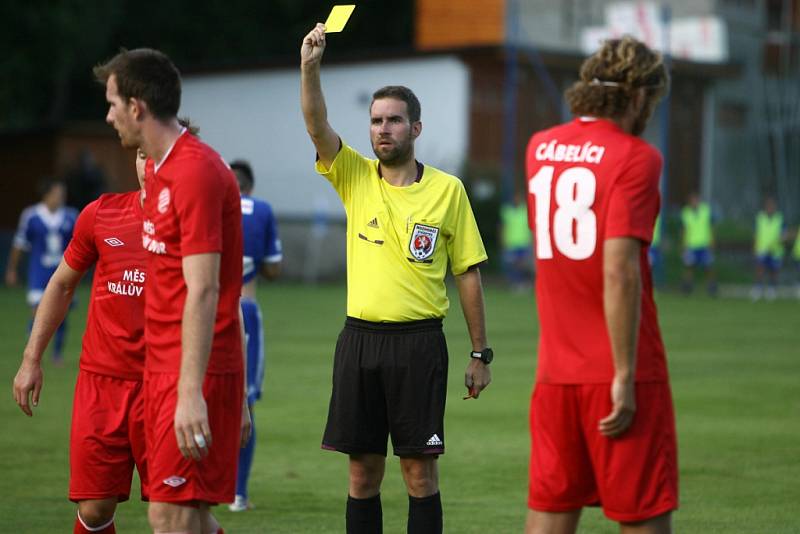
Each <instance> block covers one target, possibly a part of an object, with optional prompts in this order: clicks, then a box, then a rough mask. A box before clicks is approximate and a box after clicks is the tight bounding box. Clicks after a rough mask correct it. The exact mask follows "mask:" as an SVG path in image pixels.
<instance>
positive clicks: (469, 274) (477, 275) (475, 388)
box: [455, 267, 492, 398]
mask: <svg viewBox="0 0 800 534" xmlns="http://www.w3.org/2000/svg"><path fill="white" fill-rule="evenodd" d="M455 279H456V287H457V288H458V296H459V299H460V300H461V310H462V311H463V312H464V320H465V321H466V322H467V330H468V331H469V337H470V341H471V342H472V350H474V351H481V350H483V349H485V348H486V347H488V344H487V341H486V315H485V312H484V306H483V286H482V285H481V271H480V269H478V268H477V267H473V268H471V269H468V270H467V271H465V272H464V273H462V274H460V275H458V276H456V277H455ZM491 381H492V372H491V370H490V369H489V366H488V365H486V364H484V363H483V362H482V361H481V360H479V359H477V358H470V361H469V363H468V364H467V370H466V373H465V375H464V385H465V386H466V387H467V389H468V390H469V394H470V395H471V396H473V397H475V398H478V396H479V395H480V393H481V391H483V390H484V389H485V388H486V386H488V385H489V383H490V382H491Z"/></svg>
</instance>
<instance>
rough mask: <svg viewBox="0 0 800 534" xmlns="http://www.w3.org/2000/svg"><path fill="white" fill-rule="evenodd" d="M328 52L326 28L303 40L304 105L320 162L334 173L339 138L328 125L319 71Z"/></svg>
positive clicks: (302, 90) (306, 121)
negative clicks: (323, 57) (333, 165)
mask: <svg viewBox="0 0 800 534" xmlns="http://www.w3.org/2000/svg"><path fill="white" fill-rule="evenodd" d="M324 52H325V25H324V24H319V23H318V24H317V25H316V27H314V29H313V30H311V31H310V32H309V33H308V35H306V36H305V38H304V39H303V45H302V46H301V48H300V105H301V107H302V109H303V119H304V120H305V123H306V130H308V135H309V136H310V137H311V141H312V142H313V143H314V146H315V147H316V149H317V154H318V155H319V161H320V163H322V165H324V166H325V168H326V169H330V167H331V164H332V163H333V160H334V159H335V158H336V154H337V153H338V152H339V136H338V135H337V134H336V132H335V131H334V130H333V128H331V125H330V124H329V123H328V109H327V107H326V106H325V97H324V95H323V94H322V83H321V82H320V76H319V70H320V63H321V62H322V54H323V53H324Z"/></svg>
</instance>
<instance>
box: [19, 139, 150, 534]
mask: <svg viewBox="0 0 800 534" xmlns="http://www.w3.org/2000/svg"><path fill="white" fill-rule="evenodd" d="M144 162H145V158H144V155H143V154H141V153H140V154H139V156H138V157H137V162H136V168H137V174H138V176H139V185H140V190H139V191H131V192H129V193H112V194H106V195H102V196H101V197H100V198H98V199H97V200H95V201H94V202H91V203H89V204H88V205H87V206H86V208H84V210H83V211H82V212H81V214H80V215H79V216H78V220H77V222H76V224H75V234H74V236H73V237H72V240H71V241H70V242H69V245H68V246H67V249H66V251H65V252H64V258H63V259H62V260H61V262H60V264H59V266H58V268H57V269H56V271H55V273H54V274H53V276H52V277H51V278H50V282H49V283H48V284H47V288H46V289H45V291H44V294H43V296H42V299H41V303H40V304H39V307H38V309H37V310H36V316H35V318H34V321H33V328H32V330H31V335H30V339H29V340H28V344H27V346H26V347H25V351H24V353H23V356H22V363H21V364H20V367H19V371H18V372H17V376H16V377H15V378H14V399H15V400H16V402H17V404H18V405H19V407H20V408H21V409H22V411H23V412H25V413H26V414H27V415H28V416H32V415H33V412H32V410H31V405H32V406H37V405H38V404H39V396H40V392H41V390H42V386H43V381H44V377H43V374H42V368H41V360H42V353H44V350H45V348H46V347H47V344H48V343H49V342H50V339H51V338H52V336H53V333H54V332H55V331H56V328H57V327H58V325H59V324H60V323H61V322H62V320H63V319H64V317H65V316H66V314H67V310H68V309H69V306H70V302H71V301H72V296H73V294H74V293H75V288H76V287H77V286H78V283H79V282H80V280H81V278H82V277H83V275H84V274H86V272H87V271H88V270H89V269H90V268H91V267H92V266H93V265H96V268H95V271H94V278H93V279H92V293H91V297H90V300H89V312H88V316H87V319H86V330H85V332H84V335H83V348H82V350H81V356H80V360H79V364H80V370H79V372H78V379H77V383H76V385H75V399H74V402H73V405H72V430H71V433H70V447H69V451H70V481H69V498H70V500H71V501H74V502H77V503H78V516H77V518H76V519H75V525H74V528H73V532H74V533H75V534H87V533H89V532H93V533H102V534H110V533H113V532H115V527H114V512H115V510H116V507H117V503H118V502H122V501H126V500H127V499H128V498H129V496H130V491H131V477H132V476H133V467H134V465H135V466H136V469H137V471H138V472H139V478H140V480H141V481H142V499H146V498H147V481H148V479H147V461H146V455H145V437H144V398H143V395H142V372H143V369H144V352H145V349H144V294H143V291H144V281H145V260H146V254H147V253H146V252H145V250H144V249H143V248H142V240H141V239H142V238H141V228H142V205H141V203H142V195H141V188H142V185H143V183H142V180H143V178H144Z"/></svg>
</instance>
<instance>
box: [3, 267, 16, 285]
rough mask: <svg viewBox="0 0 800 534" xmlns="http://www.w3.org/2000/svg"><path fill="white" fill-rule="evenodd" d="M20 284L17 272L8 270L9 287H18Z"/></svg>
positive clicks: (7, 280)
mask: <svg viewBox="0 0 800 534" xmlns="http://www.w3.org/2000/svg"><path fill="white" fill-rule="evenodd" d="M18 283H19V279H18V278H17V271H12V270H10V269H9V270H7V271H6V285H7V286H8V287H16V286H17V284H18Z"/></svg>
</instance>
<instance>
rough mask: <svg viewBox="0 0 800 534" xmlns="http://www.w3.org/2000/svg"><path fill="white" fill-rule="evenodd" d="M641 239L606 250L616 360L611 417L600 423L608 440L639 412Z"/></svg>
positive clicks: (607, 305) (606, 304)
mask: <svg viewBox="0 0 800 534" xmlns="http://www.w3.org/2000/svg"><path fill="white" fill-rule="evenodd" d="M641 247H642V244H641V242H640V241H639V240H638V239H634V238H630V237H619V238H612V239H608V240H606V242H605V244H604V248H603V308H604V311H605V316H606V324H607V327H608V337H609V339H610V341H611V352H612V354H613V357H614V380H613V382H612V384H611V403H612V408H611V413H610V414H609V415H608V416H607V417H605V418H603V419H601V420H600V423H599V425H600V426H599V428H600V432H601V433H602V434H603V435H605V436H608V437H617V436H619V435H621V434H622V433H624V432H625V431H626V430H627V429H628V427H630V425H631V423H633V416H634V413H635V412H636V398H635V387H634V383H635V379H636V347H637V343H638V339H639V317H640V314H641V299H642V277H641V273H640V267H639V253H640V251H641Z"/></svg>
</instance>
